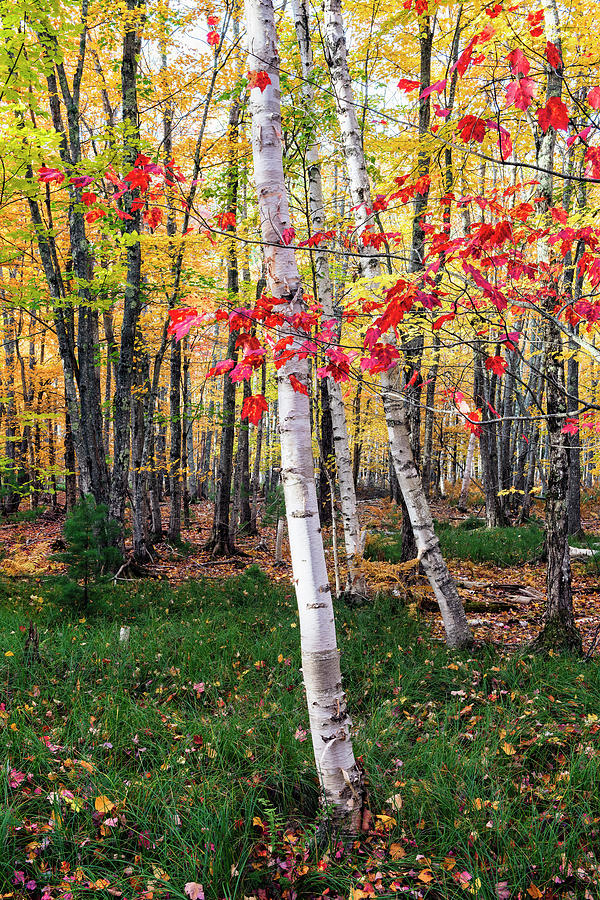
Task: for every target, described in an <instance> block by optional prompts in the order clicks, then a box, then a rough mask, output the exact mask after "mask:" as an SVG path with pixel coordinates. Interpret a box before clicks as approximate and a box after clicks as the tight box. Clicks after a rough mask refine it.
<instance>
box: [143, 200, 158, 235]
mask: <svg viewBox="0 0 600 900" xmlns="http://www.w3.org/2000/svg"><path fill="white" fill-rule="evenodd" d="M162 217H163V212H162V209H159V207H158V206H153V207H152V209H149V210H148V211H147V212H145V213H144V222H147V223H148V225H149V226H150V228H152V230H154V229H155V228H157V227H158V226H159V225H160V223H161V222H162Z"/></svg>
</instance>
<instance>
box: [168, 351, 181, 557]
mask: <svg viewBox="0 0 600 900" xmlns="http://www.w3.org/2000/svg"><path fill="white" fill-rule="evenodd" d="M169 422H170V425H171V443H170V447H169V483H170V486H171V497H170V508H169V540H170V541H179V540H181V500H182V482H181V344H180V343H179V341H177V340H176V339H175V338H171V365H170V367H169Z"/></svg>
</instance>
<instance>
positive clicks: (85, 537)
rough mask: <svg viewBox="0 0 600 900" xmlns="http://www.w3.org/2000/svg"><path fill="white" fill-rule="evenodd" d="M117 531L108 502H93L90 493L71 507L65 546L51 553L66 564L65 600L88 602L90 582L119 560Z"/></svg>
mask: <svg viewBox="0 0 600 900" xmlns="http://www.w3.org/2000/svg"><path fill="white" fill-rule="evenodd" d="M119 535H120V529H119V526H118V525H117V523H116V522H113V521H111V520H110V519H109V518H108V508H107V506H106V505H105V504H104V503H96V501H95V500H94V498H93V497H92V495H91V494H87V495H86V496H85V497H84V498H83V499H82V500H80V502H79V503H77V504H76V505H75V506H74V507H73V509H72V510H71V512H70V513H69V515H68V516H67V519H66V521H65V525H64V529H63V538H64V541H65V544H66V550H64V551H62V552H61V553H57V554H55V556H54V558H55V559H57V560H60V561H61V562H64V563H65V564H66V566H67V573H68V580H67V582H66V584H65V587H64V592H63V596H64V599H65V600H67V601H69V602H71V603H73V604H83V605H87V604H88V603H89V600H90V585H91V584H95V583H96V582H98V581H100V580H102V579H103V578H104V577H105V576H106V575H107V574H108V573H110V572H111V571H112V570H113V569H114V568H115V567H116V566H117V565H118V564H119V562H120V561H121V558H122V556H121V551H120V550H119V547H118V545H117V542H118V539H119Z"/></svg>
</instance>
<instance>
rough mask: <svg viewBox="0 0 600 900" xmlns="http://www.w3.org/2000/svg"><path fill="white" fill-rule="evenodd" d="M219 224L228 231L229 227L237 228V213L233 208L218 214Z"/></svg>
mask: <svg viewBox="0 0 600 900" xmlns="http://www.w3.org/2000/svg"><path fill="white" fill-rule="evenodd" d="M217 225H218V226H219V228H221V229H222V230H223V231H227V229H228V228H235V213H234V212H233V211H232V210H229V211H228V212H224V213H221V214H220V215H218V216H217Z"/></svg>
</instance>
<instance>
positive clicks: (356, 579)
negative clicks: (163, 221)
mask: <svg viewBox="0 0 600 900" xmlns="http://www.w3.org/2000/svg"><path fill="white" fill-rule="evenodd" d="M292 13H293V16H294V25H295V28H296V36H297V39H298V47H299V49H300V60H301V63H302V77H303V79H304V81H303V85H302V94H303V97H304V100H305V102H306V109H307V110H311V109H312V108H314V99H315V97H314V88H313V84H312V79H313V77H314V59H313V52H312V45H311V40H310V19H309V11H308V0H292ZM306 164H307V170H308V184H309V202H310V217H311V225H312V230H313V234H318V233H319V232H324V231H325V230H326V229H325V204H324V202H323V186H322V180H321V165H320V159H319V146H318V143H317V140H316V139H315V137H314V128H313V129H312V135H311V139H310V144H309V146H308V148H307V153H306ZM314 260H315V276H316V282H317V292H318V295H319V300H320V301H321V305H322V307H323V315H324V316H325V318H326V319H334V318H338V317H337V316H336V313H335V309H334V304H333V286H332V283H331V276H330V272H329V260H328V256H327V251H323V250H321V251H319V250H317V251H316V252H315V254H314ZM327 387H328V390H329V408H330V412H331V425H332V431H333V443H334V450H335V462H336V468H337V476H338V484H339V489H340V506H341V511H342V523H343V526H344V542H345V546H346V559H347V565H348V583H347V585H346V590H347V591H348V592H349V593H350V594H351V595H352V594H354V595H364V594H366V590H367V585H366V582H365V578H364V576H363V575H361V574H360V572H359V566H360V557H361V555H362V539H361V532H360V524H359V521H358V511H357V505H356V489H355V484H354V478H353V473H352V459H351V456H350V442H349V440H348V427H347V423H346V410H345V408H344V401H343V398H342V388H341V385H340V384H338V383H337V382H336V381H335V380H334V379H333V378H328V379H327Z"/></svg>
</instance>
